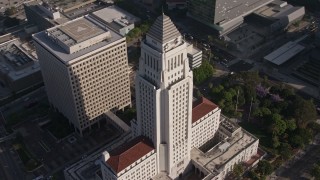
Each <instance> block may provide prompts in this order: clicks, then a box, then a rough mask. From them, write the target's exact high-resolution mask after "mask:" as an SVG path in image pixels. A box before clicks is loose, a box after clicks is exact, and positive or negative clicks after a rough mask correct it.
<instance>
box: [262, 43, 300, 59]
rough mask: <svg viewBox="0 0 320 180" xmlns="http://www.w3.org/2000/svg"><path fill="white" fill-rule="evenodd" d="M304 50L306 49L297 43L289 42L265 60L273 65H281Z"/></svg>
mask: <svg viewBox="0 0 320 180" xmlns="http://www.w3.org/2000/svg"><path fill="white" fill-rule="evenodd" d="M304 49H305V47H304V46H302V45H300V44H298V43H297V42H296V41H289V42H287V43H286V44H284V45H282V46H281V47H279V48H278V49H276V50H275V51H273V52H271V53H270V54H268V55H267V56H265V57H264V59H266V60H267V61H269V62H272V63H273V64H276V65H281V64H283V63H285V62H286V61H288V60H289V59H290V58H292V57H294V56H295V55H297V54H298V53H299V52H301V51H302V50H304Z"/></svg>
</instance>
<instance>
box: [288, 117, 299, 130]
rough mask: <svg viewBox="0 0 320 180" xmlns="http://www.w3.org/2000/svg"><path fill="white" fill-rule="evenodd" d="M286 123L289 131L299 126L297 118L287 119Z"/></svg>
mask: <svg viewBox="0 0 320 180" xmlns="http://www.w3.org/2000/svg"><path fill="white" fill-rule="evenodd" d="M286 125H287V129H288V130H289V131H294V130H295V129H296V128H297V124H296V120H294V119H290V120H287V121H286Z"/></svg>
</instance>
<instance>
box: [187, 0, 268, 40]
mask: <svg viewBox="0 0 320 180" xmlns="http://www.w3.org/2000/svg"><path fill="white" fill-rule="evenodd" d="M271 1H273V0H236V1H226V0H201V1H199V0H189V1H188V15H189V16H190V17H192V18H193V19H195V20H197V21H200V22H202V23H204V24H206V25H209V26H210V27H213V28H215V29H216V30H217V31H218V32H219V34H220V35H223V34H225V33H227V32H230V31H231V30H233V29H235V28H236V27H238V26H239V25H241V24H242V23H243V18H244V16H246V15H248V14H250V13H252V12H253V11H255V10H256V9H258V8H260V7H262V6H264V5H266V4H268V3H270V2H271Z"/></svg>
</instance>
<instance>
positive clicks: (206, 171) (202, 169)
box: [191, 118, 261, 180]
mask: <svg viewBox="0 0 320 180" xmlns="http://www.w3.org/2000/svg"><path fill="white" fill-rule="evenodd" d="M221 120H223V121H222V122H221V123H220V126H219V130H218V132H217V135H218V136H220V135H223V136H220V137H219V139H220V140H222V141H220V142H219V143H217V144H216V145H215V146H214V147H212V148H211V149H209V150H208V151H205V152H203V151H202V150H200V149H198V148H193V149H192V150H191V162H192V165H193V169H195V172H196V173H198V174H200V175H202V177H203V179H214V180H222V179H225V177H226V176H227V175H228V174H229V173H230V172H231V171H232V169H233V167H234V166H235V165H236V164H239V163H244V164H246V162H249V163H250V164H251V165H252V164H256V163H257V162H259V160H260V158H256V157H257V156H259V157H261V156H260V154H258V145H259V139H257V138H256V137H254V136H253V135H251V134H250V133H248V132H247V131H245V130H243V129H241V127H239V126H238V125H236V124H234V123H233V122H231V121H230V120H228V119H223V118H222V119H221ZM252 160H254V162H252Z"/></svg>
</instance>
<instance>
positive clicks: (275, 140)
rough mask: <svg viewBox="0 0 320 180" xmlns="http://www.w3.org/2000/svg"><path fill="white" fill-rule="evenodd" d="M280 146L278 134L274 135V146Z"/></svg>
mask: <svg viewBox="0 0 320 180" xmlns="http://www.w3.org/2000/svg"><path fill="white" fill-rule="evenodd" d="M279 146H280V141H279V137H278V136H273V137H272V147H273V148H277V147H279Z"/></svg>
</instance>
